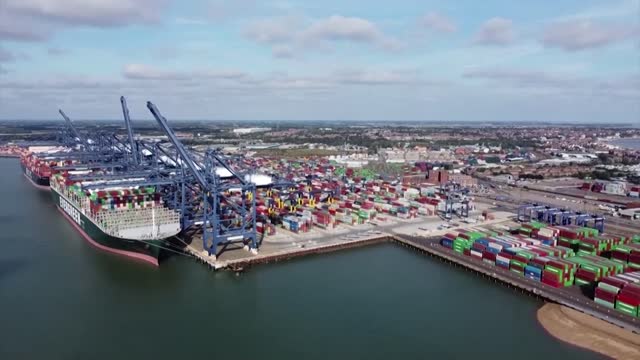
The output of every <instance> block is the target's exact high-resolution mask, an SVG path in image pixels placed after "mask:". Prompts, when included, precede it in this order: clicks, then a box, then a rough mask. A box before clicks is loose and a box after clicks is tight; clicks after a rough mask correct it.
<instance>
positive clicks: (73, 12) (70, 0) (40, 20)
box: [0, 0, 167, 41]
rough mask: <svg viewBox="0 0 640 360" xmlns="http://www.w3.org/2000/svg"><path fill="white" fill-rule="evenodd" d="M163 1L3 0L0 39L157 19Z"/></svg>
mask: <svg viewBox="0 0 640 360" xmlns="http://www.w3.org/2000/svg"><path fill="white" fill-rule="evenodd" d="M166 2H167V0H3V1H2V2H0V39H9V40H15V41H43V40H46V39H47V38H49V37H50V35H51V34H52V33H53V32H55V31H58V30H60V29H61V28H64V27H69V26H90V27H101V28H102V27H121V26H127V25H133V24H152V23H157V22H158V21H159V20H160V14H161V12H162V11H163V10H164V8H165V5H166Z"/></svg>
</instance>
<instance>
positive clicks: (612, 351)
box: [538, 303, 640, 360]
mask: <svg viewBox="0 0 640 360" xmlns="http://www.w3.org/2000/svg"><path fill="white" fill-rule="evenodd" d="M538 321H539V322H540V324H541V325H542V326H543V327H544V328H545V329H546V330H547V331H548V332H549V333H550V334H551V335H552V336H554V337H556V338H558V339H560V340H562V341H565V342H568V343H570V344H573V345H576V346H579V347H583V348H585V349H589V350H591V351H595V352H598V353H601V354H603V355H606V356H609V357H611V358H614V359H629V360H637V359H640V335H638V334H634V333H632V332H630V331H627V330H624V329H621V328H619V327H617V326H615V325H612V324H609V323H607V322H605V321H603V320H600V319H596V318H594V317H593V316H591V315H587V314H583V313H581V312H579V311H576V310H573V309H570V308H568V307H565V306H561V305H558V304H551V303H547V304H545V305H544V306H543V307H542V308H540V310H538Z"/></svg>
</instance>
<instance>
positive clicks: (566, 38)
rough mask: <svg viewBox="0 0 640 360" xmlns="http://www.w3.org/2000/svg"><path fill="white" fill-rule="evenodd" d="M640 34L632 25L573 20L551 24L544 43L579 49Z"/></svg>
mask: <svg viewBox="0 0 640 360" xmlns="http://www.w3.org/2000/svg"><path fill="white" fill-rule="evenodd" d="M634 34H640V28H637V27H633V26H631V25H620V24H601V23H595V22H593V21H591V20H571V21H564V22H556V23H553V24H551V25H549V26H548V27H547V28H546V29H545V30H544V34H543V36H542V39H541V41H542V43H543V44H544V45H545V46H548V47H557V48H561V49H563V50H566V51H579V50H585V49H590V48H599V47H605V46H608V45H611V44H614V43H617V42H620V41H624V40H627V39H630V38H632V37H633V35H634Z"/></svg>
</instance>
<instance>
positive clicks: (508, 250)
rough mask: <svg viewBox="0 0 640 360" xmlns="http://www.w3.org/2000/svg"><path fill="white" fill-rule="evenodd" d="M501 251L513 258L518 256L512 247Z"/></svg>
mask: <svg viewBox="0 0 640 360" xmlns="http://www.w3.org/2000/svg"><path fill="white" fill-rule="evenodd" d="M503 250H504V251H505V252H506V253H508V254H511V255H514V256H515V255H518V252H517V251H516V250H515V249H514V248H512V247H509V248H506V249H503Z"/></svg>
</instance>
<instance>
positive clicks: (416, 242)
mask: <svg viewBox="0 0 640 360" xmlns="http://www.w3.org/2000/svg"><path fill="white" fill-rule="evenodd" d="M349 236H352V237H353V238H348V239H345V237H344V236H342V237H340V236H339V235H335V236H334V237H332V238H325V239H323V240H321V239H320V238H316V240H314V241H310V242H309V243H306V244H304V243H303V244H297V243H296V244H295V246H291V245H289V246H282V245H280V246H279V245H278V244H273V243H268V242H267V243H263V245H262V247H261V250H260V253H259V254H257V255H254V254H251V253H249V252H248V251H244V250H242V248H241V247H237V248H236V249H234V250H235V251H228V252H226V253H225V254H224V255H223V256H221V257H218V258H217V259H215V260H213V259H212V258H211V257H209V256H206V255H203V253H202V248H200V249H198V248H197V247H196V246H194V245H195V244H197V243H199V242H194V244H193V245H189V246H187V247H186V249H185V252H187V253H189V254H191V255H193V256H194V257H195V258H196V259H198V261H200V262H202V263H204V264H206V265H207V266H209V267H210V268H211V269H214V270H230V271H234V272H236V273H239V272H242V271H244V270H246V269H247V268H249V267H251V266H252V265H258V264H266V263H273V262H279V261H286V260H289V259H294V258H298V257H303V256H309V255H316V254H322V253H328V252H333V251H338V250H342V249H349V248H355V247H361V246H367V245H372V244H379V243H384V242H391V243H394V244H397V245H400V246H404V247H407V248H410V249H412V250H415V251H419V252H421V253H423V254H425V255H428V256H431V257H434V258H436V259H438V260H440V261H444V262H445V263H448V264H450V265H453V266H456V267H459V268H462V269H464V270H466V271H469V272H472V273H474V274H476V275H478V276H480V277H483V278H486V279H488V280H490V281H493V282H496V283H499V284H501V285H504V286H507V287H509V288H511V289H514V290H516V291H519V292H521V293H523V294H527V295H529V296H533V297H536V298H538V299H541V300H544V301H549V302H553V303H557V304H560V305H564V306H567V307H569V308H572V309H574V310H577V311H580V312H582V313H585V314H588V315H591V316H593V317H595V318H597V319H600V320H603V321H606V322H608V323H610V324H613V325H615V326H618V327H620V328H623V329H625V330H628V331H631V332H633V333H636V334H640V321H639V320H640V319H638V318H635V317H632V316H629V315H626V314H623V313H621V312H619V311H616V310H615V309H609V308H606V307H604V306H602V305H599V304H597V303H596V302H594V301H592V300H591V299H589V298H588V297H586V296H584V295H583V294H582V293H581V292H580V289H579V288H578V287H576V286H572V287H568V288H553V287H550V286H548V285H545V284H543V283H540V282H537V281H534V280H532V279H528V278H526V277H523V276H520V275H518V274H515V273H513V272H511V271H509V270H506V269H502V268H500V267H497V266H494V265H491V264H487V263H485V262H483V261H482V260H478V259H474V258H472V257H468V256H464V255H462V254H459V253H456V252H455V251H453V250H451V249H447V248H445V247H442V246H441V245H440V244H439V239H440V237H439V236H431V237H425V236H412V235H407V234H402V233H397V232H395V231H389V232H380V231H376V232H375V233H373V232H372V231H371V230H370V231H368V232H362V233H360V234H359V236H357V237H356V235H349Z"/></svg>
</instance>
